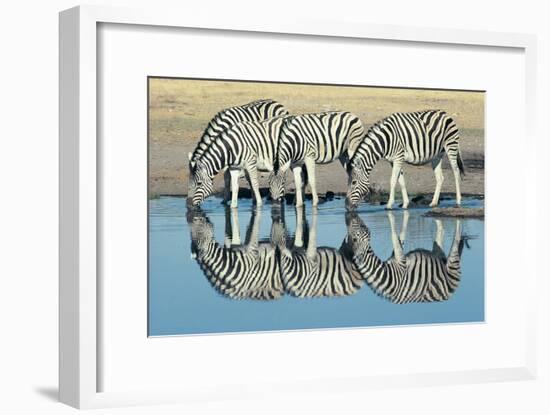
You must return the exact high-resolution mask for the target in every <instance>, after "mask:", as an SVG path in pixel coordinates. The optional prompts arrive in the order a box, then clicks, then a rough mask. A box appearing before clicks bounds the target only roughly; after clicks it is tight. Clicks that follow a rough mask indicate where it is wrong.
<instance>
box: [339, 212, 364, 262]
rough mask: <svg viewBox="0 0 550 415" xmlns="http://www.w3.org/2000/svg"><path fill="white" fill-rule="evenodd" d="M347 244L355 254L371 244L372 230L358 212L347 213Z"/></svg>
mask: <svg viewBox="0 0 550 415" xmlns="http://www.w3.org/2000/svg"><path fill="white" fill-rule="evenodd" d="M346 228H347V234H346V239H345V242H347V244H348V245H349V247H350V248H351V250H352V251H353V252H360V251H362V250H363V249H364V248H365V247H367V246H369V244H370V230H369V228H368V227H367V225H365V222H363V219H361V217H360V216H359V215H358V214H357V213H356V212H347V213H346Z"/></svg>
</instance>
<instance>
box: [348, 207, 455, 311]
mask: <svg viewBox="0 0 550 415" xmlns="http://www.w3.org/2000/svg"><path fill="white" fill-rule="evenodd" d="M390 223H391V226H392V240H393V241H394V253H393V255H392V257H391V258H390V259H389V260H387V261H382V260H381V259H380V258H378V257H377V256H376V254H375V253H374V251H373V250H372V248H371V246H370V232H369V230H368V228H367V227H366V226H365V224H364V223H363V222H362V220H361V219H360V218H359V216H354V217H353V218H352V219H348V238H349V240H352V241H353V242H352V251H353V262H354V264H355V266H356V269H357V271H358V272H359V273H360V274H361V275H362V277H363V278H364V279H365V281H366V282H367V284H368V285H369V286H370V287H371V289H372V290H373V291H374V292H375V293H376V294H378V295H380V296H382V297H384V298H386V299H388V300H389V301H391V302H392V303H395V304H405V303H418V302H434V301H445V300H448V299H449V298H450V296H451V295H452V294H453V293H454V292H455V291H456V289H457V287H458V285H459V283H460V256H461V252H462V248H463V239H462V238H461V236H460V223H459V222H458V221H457V228H456V231H455V238H454V241H453V245H452V247H451V251H450V253H449V256H448V257H446V256H445V254H444V253H443V251H442V249H441V245H442V236H441V237H440V240H438V241H434V246H433V249H432V251H428V250H425V249H417V250H414V251H411V252H409V253H407V254H406V255H405V254H404V253H403V252H402V248H401V244H402V243H403V241H401V240H399V238H398V237H397V235H396V233H395V230H394V225H393V220H392V221H390ZM404 226H405V227H406V225H404ZM439 226H440V225H438V227H439ZM441 229H442V228H441Z"/></svg>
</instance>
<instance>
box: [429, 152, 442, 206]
mask: <svg viewBox="0 0 550 415" xmlns="http://www.w3.org/2000/svg"><path fill="white" fill-rule="evenodd" d="M442 160H443V159H442V157H438V158H437V159H434V160H432V168H433V170H434V175H435V191H434V196H433V198H432V202H431V203H430V207H435V206H437V205H438V204H439V195H440V193H441V186H442V185H443V180H444V176H443V169H442V167H441V164H442Z"/></svg>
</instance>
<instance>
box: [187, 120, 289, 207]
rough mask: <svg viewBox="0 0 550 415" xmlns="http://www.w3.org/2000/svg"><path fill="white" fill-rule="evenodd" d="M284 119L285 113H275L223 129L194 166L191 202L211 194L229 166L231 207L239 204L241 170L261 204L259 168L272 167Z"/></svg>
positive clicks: (193, 202) (197, 203)
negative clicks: (279, 114)
mask: <svg viewBox="0 0 550 415" xmlns="http://www.w3.org/2000/svg"><path fill="white" fill-rule="evenodd" d="M283 121H284V117H276V118H271V119H269V120H264V121H247V122H241V123H238V124H235V125H233V126H231V127H230V128H228V129H227V130H225V131H224V132H222V133H221V134H220V136H219V137H218V138H217V139H216V140H215V141H213V142H212V143H211V144H210V146H209V147H208V148H207V149H206V150H205V151H204V153H203V154H202V156H201V158H200V159H199V160H198V161H197V164H196V165H195V167H194V169H193V176H194V178H195V180H194V185H193V188H192V190H191V192H190V195H189V196H188V204H189V205H191V206H198V205H200V204H201V203H202V202H203V200H204V199H205V198H206V197H208V196H209V195H210V194H211V192H212V190H213V179H214V177H215V176H216V174H218V172H220V171H224V170H228V171H229V174H230V176H231V193H232V198H231V207H237V196H238V191H239V181H238V180H239V175H240V173H241V171H244V172H245V174H246V175H247V177H248V179H249V181H250V186H251V188H252V190H253V192H254V196H255V200H256V204H257V205H258V206H260V205H261V204H262V198H261V196H260V191H259V184H258V173H257V172H258V170H259V171H268V172H272V171H273V165H274V159H275V155H276V153H277V145H278V137H279V133H280V129H281V126H282V124H283ZM226 187H229V186H228V185H226Z"/></svg>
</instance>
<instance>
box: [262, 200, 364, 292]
mask: <svg viewBox="0 0 550 415" xmlns="http://www.w3.org/2000/svg"><path fill="white" fill-rule="evenodd" d="M297 215H298V216H297V224H296V235H295V238H294V246H293V247H291V248H289V247H287V243H286V231H285V230H284V225H283V224H282V222H279V223H278V224H274V225H273V226H274V227H275V226H279V227H281V228H280V229H279V231H278V232H277V234H278V235H279V237H277V238H276V237H274V238H273V243H275V244H276V245H277V247H278V250H279V258H280V259H279V264H280V265H279V266H280V270H281V271H280V272H281V279H282V281H283V286H284V290H285V292H286V293H287V294H290V295H292V296H294V297H301V298H312V297H340V296H348V295H352V294H355V293H356V292H357V291H358V290H359V289H360V288H361V287H362V286H363V280H362V278H361V276H360V274H359V273H358V272H357V271H356V270H355V267H354V265H353V262H352V257H351V252H350V251H348V250H346V249H343V248H340V249H335V248H329V247H317V245H316V233H317V230H316V226H317V222H316V221H317V218H316V214H314V216H313V224H312V228H311V231H310V232H309V237H308V238H307V239H308V241H307V247H304V240H303V239H304V238H303V229H304V228H305V225H304V224H305V218H303V208H301V209H299V210H298V212H297Z"/></svg>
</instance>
